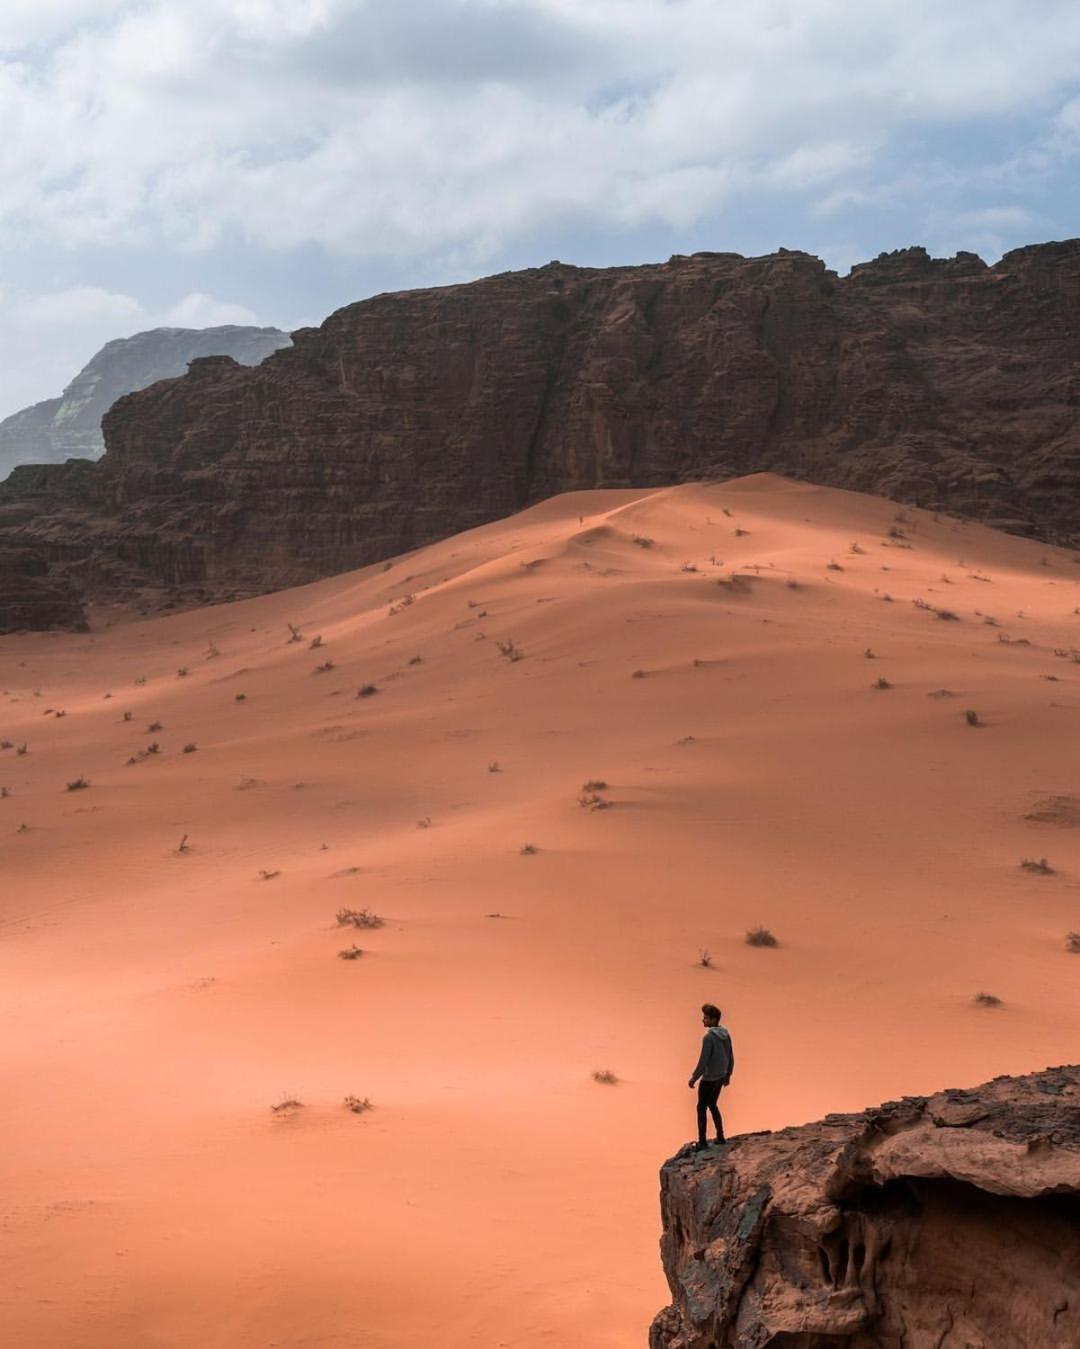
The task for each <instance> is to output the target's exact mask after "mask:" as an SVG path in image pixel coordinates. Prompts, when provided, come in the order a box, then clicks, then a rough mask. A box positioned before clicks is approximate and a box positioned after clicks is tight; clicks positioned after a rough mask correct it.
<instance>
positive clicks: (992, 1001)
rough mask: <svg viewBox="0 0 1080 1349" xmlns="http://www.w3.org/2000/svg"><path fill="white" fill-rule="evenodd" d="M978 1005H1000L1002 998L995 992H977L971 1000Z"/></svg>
mask: <svg viewBox="0 0 1080 1349" xmlns="http://www.w3.org/2000/svg"><path fill="white" fill-rule="evenodd" d="M971 1001H972V1002H973V1003H975V1005H976V1006H977V1007H1000V1006H1001V999H1000V998H999V997H997V996H996V994H993V993H976V994H975V996H974V997H973V998H972V1000H971Z"/></svg>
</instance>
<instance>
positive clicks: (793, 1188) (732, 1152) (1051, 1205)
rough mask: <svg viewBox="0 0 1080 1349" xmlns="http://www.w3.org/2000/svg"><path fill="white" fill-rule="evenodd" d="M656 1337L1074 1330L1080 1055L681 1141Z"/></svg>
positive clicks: (703, 1341) (1046, 1336)
mask: <svg viewBox="0 0 1080 1349" xmlns="http://www.w3.org/2000/svg"><path fill="white" fill-rule="evenodd" d="M660 1185H661V1210H662V1217H663V1237H662V1240H661V1252H662V1257H663V1262H664V1270H665V1273H666V1275H667V1279H668V1284H669V1286H670V1288H671V1293H672V1304H671V1305H670V1306H669V1307H667V1308H666V1309H665V1310H664V1311H662V1312H661V1313H660V1314H659V1315H658V1316H657V1318H656V1320H655V1321H654V1322H653V1325H652V1329H651V1332H650V1338H649V1344H650V1349H766V1347H768V1349H942V1347H943V1346H945V1347H947V1346H950V1345H956V1346H961V1345H962V1346H964V1349H1006V1346H1008V1349H1067V1347H1070V1349H1071V1346H1074V1345H1077V1344H1080V1068H1078V1067H1075V1066H1074V1067H1063V1068H1053V1069H1047V1070H1046V1071H1045V1072H1041V1073H1033V1074H1031V1075H1030V1076H1028V1077H1017V1078H1009V1077H1001V1078H996V1079H995V1080H994V1081H993V1082H989V1083H986V1084H985V1085H984V1086H981V1087H976V1088H974V1089H973V1090H970V1091H942V1092H938V1093H937V1094H936V1095H934V1096H930V1097H925V1098H923V1097H916V1098H912V1097H907V1098H904V1099H903V1100H900V1101H894V1102H890V1103H889V1104H886V1105H883V1106H880V1107H879V1108H878V1109H876V1110H867V1111H865V1112H863V1113H862V1114H854V1115H829V1116H827V1117H826V1118H825V1119H824V1120H822V1121H820V1122H819V1123H816V1124H807V1125H803V1126H802V1127H799V1128H790V1129H783V1130H780V1131H778V1132H776V1133H764V1134H747V1135H745V1136H743V1137H740V1138H735V1139H733V1140H732V1141H731V1142H730V1143H729V1144H728V1145H727V1146H726V1147H725V1148H723V1149H715V1148H714V1149H710V1150H708V1151H706V1152H704V1153H693V1152H689V1151H688V1150H686V1149H684V1150H683V1151H682V1152H681V1153H679V1154H678V1155H677V1156H676V1157H674V1158H673V1159H672V1160H671V1161H669V1162H667V1163H665V1165H664V1167H663V1169H662V1170H661V1173H660Z"/></svg>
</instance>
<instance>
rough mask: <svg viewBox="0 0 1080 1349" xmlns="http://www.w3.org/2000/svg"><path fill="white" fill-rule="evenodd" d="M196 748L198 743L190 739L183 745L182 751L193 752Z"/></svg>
mask: <svg viewBox="0 0 1080 1349" xmlns="http://www.w3.org/2000/svg"><path fill="white" fill-rule="evenodd" d="M198 748H199V747H198V745H196V744H195V742H194V741H190V742H189V743H188V744H186V745H185V746H184V753H185V754H194V753H195V751H196V750H197V749H198Z"/></svg>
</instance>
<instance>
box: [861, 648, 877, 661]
mask: <svg viewBox="0 0 1080 1349" xmlns="http://www.w3.org/2000/svg"><path fill="white" fill-rule="evenodd" d="M863 656H864V657H865V658H866V659H867V660H877V652H876V651H875V650H874V649H873V647H870V646H868V647H867V648H866V650H865V651H864V652H863Z"/></svg>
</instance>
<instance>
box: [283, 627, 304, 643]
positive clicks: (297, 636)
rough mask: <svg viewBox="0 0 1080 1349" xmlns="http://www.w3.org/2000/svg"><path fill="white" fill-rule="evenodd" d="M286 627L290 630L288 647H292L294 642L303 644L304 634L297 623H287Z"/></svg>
mask: <svg viewBox="0 0 1080 1349" xmlns="http://www.w3.org/2000/svg"><path fill="white" fill-rule="evenodd" d="M285 626H286V627H287V628H288V629H289V640H288V641H287V642H286V643H285V645H286V646H291V645H292V643H293V642H302V641H303V640H304V634H303V633H302V632H301V631H300V629H299V628H298V627H297V626H296V624H295V623H287V624H286V625H285Z"/></svg>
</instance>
